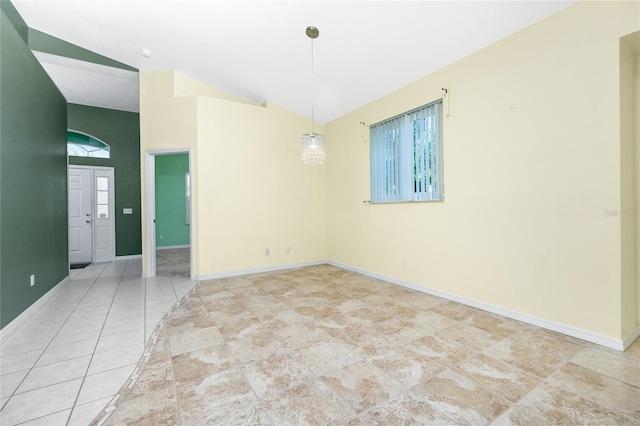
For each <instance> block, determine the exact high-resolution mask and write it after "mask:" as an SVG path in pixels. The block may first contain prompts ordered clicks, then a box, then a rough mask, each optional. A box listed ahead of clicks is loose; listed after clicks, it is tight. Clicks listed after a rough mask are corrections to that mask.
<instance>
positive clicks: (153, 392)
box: [94, 265, 640, 425]
mask: <svg viewBox="0 0 640 426" xmlns="http://www.w3.org/2000/svg"><path fill="white" fill-rule="evenodd" d="M152 342H153V344H154V345H155V347H154V348H153V349H152V350H150V351H149V353H147V354H146V356H145V358H144V359H143V360H142V361H141V362H140V364H139V365H138V368H137V370H136V374H135V375H134V376H133V377H132V378H131V379H129V380H128V381H127V383H126V386H125V387H124V388H123V389H122V390H121V392H120V394H119V395H118V396H117V397H116V398H115V401H112V402H111V403H110V404H109V405H108V406H107V408H106V410H105V411H103V412H102V413H100V415H99V416H98V417H97V418H96V420H95V422H94V424H107V425H122V424H149V425H151V424H159V425H160V424H161V425H177V424H182V425H204V424H216V425H217V424H229V425H235V424H241V425H253V424H265V425H305V424H309V425H318V424H330V425H341V424H349V425H375V424H379V425H399V424H438V425H441V424H452V425H459V424H471V425H482V424H495V425H507V424H523V425H547V424H597V425H602V424H611V425H620V424H640V341H636V342H635V343H634V344H633V345H632V346H631V348H630V349H628V350H627V352H625V353H624V354H622V353H619V352H616V351H613V350H608V349H605V348H602V347H599V346H597V345H593V344H589V343H586V342H583V341H580V340H577V339H573V338H570V337H566V336H563V335H559V334H556V333H553V332H549V331H546V330H543V329H540V328H536V327H533V326H529V325H526V324H523V323H519V322H516V321H512V320H509V319H506V318H502V317H499V316H496V315H492V314H488V313H486V312H482V311H479V310H476V309H473V308H469V307H467V306H464V305H460V304H456V303H452V302H449V301H446V300H443V299H439V298H435V297H431V296H428V295H425V294H421V293H417V292H414V291H411V290H406V289H403V288H400V287H396V286H393V285H391V284H387V283H384V282H381V281H377V280H374V279H371V278H368V277H365V276H362V275H358V274H355V273H352V272H348V271H345V270H341V269H338V268H335V267H332V266H328V265H321V266H314V267H307V268H301V269H296V270H289V271H283V272H278V273H265V274H257V275H251V276H245V277H235V278H225V279H219V280H212V281H207V282H203V283H200V284H198V285H197V286H196V288H195V289H194V290H193V291H192V292H191V293H190V294H189V295H188V296H187V297H185V298H184V299H183V300H182V301H181V303H180V304H179V305H177V306H176V307H175V308H174V309H172V311H171V312H169V313H168V314H167V315H166V316H165V318H164V319H163V320H162V321H161V324H160V325H159V326H158V328H157V329H156V330H155V331H154V333H153V334H152ZM140 371H141V374H137V373H138V372H140Z"/></svg>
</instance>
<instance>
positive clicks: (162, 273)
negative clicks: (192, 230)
mask: <svg viewBox="0 0 640 426" xmlns="http://www.w3.org/2000/svg"><path fill="white" fill-rule="evenodd" d="M190 258H191V249H190V248H189V247H183V248H172V249H161V248H158V249H157V250H156V276H159V277H174V278H177V277H184V278H189V277H191V263H190Z"/></svg>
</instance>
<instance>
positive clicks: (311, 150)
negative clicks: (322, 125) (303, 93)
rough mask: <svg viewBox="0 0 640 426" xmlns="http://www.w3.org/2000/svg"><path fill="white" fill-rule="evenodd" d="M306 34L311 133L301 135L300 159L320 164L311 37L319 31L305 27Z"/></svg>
mask: <svg viewBox="0 0 640 426" xmlns="http://www.w3.org/2000/svg"><path fill="white" fill-rule="evenodd" d="M306 34H307V36H308V37H309V38H310V39H311V133H307V134H304V135H302V161H303V162H304V164H322V163H323V162H324V158H325V152H324V135H321V134H318V133H315V132H314V131H313V125H314V120H313V119H314V115H313V94H314V87H313V39H315V38H318V36H319V35H320V31H318V29H317V28H316V27H307V30H306Z"/></svg>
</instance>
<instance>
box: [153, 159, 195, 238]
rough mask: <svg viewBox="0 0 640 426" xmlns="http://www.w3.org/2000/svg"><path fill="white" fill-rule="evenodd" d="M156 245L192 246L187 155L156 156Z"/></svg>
mask: <svg viewBox="0 0 640 426" xmlns="http://www.w3.org/2000/svg"><path fill="white" fill-rule="evenodd" d="M155 159H156V247H168V246H182V245H189V240H190V234H189V225H188V224H187V223H186V217H187V195H186V187H185V173H187V172H188V171H189V156H188V155H187V154H172V155H156V157H155Z"/></svg>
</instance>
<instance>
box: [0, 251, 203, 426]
mask: <svg viewBox="0 0 640 426" xmlns="http://www.w3.org/2000/svg"><path fill="white" fill-rule="evenodd" d="M141 270H142V269H141V260H139V259H138V260H124V261H116V262H114V263H109V264H94V265H90V266H88V267H86V268H84V269H76V270H72V271H71V272H70V277H71V278H72V280H71V281H70V282H69V283H68V284H67V285H66V286H65V287H64V288H62V290H61V291H59V292H58V293H57V294H56V296H55V297H54V298H53V299H51V300H50V301H49V302H48V303H47V304H46V305H44V306H43V307H42V308H41V309H40V310H39V311H38V312H37V313H36V314H35V315H34V316H33V317H31V318H30V319H29V320H27V321H26V322H25V323H24V324H23V325H22V326H21V327H20V328H19V329H17V330H16V331H15V332H14V333H13V334H12V335H10V336H4V335H3V342H2V345H1V346H0V389H1V395H0V396H1V407H2V411H0V424H2V425H3V426H10V425H16V424H24V425H37V424H40V425H47V426H57V425H66V424H69V425H87V424H89V423H90V422H91V420H92V419H93V418H95V416H96V415H97V414H98V413H99V412H100V411H101V410H102V409H103V408H104V407H105V406H106V405H107V403H108V402H109V401H110V400H111V399H112V398H113V396H114V395H115V394H116V393H117V392H118V390H119V389H120V388H121V387H122V385H123V383H125V381H126V380H127V379H128V378H129V377H130V376H131V373H132V372H133V370H134V368H135V366H136V364H137V363H138V361H139V360H140V357H141V355H142V354H143V349H144V347H145V342H146V341H147V340H148V337H149V335H150V334H151V332H152V331H153V330H154V328H155V327H156V325H157V324H158V321H159V320H160V319H161V318H162V317H163V315H165V314H166V312H167V310H168V309H169V308H171V306H172V305H174V304H175V303H176V301H177V300H178V299H179V298H180V297H182V296H183V295H184V294H186V293H187V292H188V291H189V290H190V289H192V288H193V286H194V284H195V282H193V281H191V280H189V279H187V278H168V277H164V278H162V277H157V278H153V279H143V278H140V277H141Z"/></svg>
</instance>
